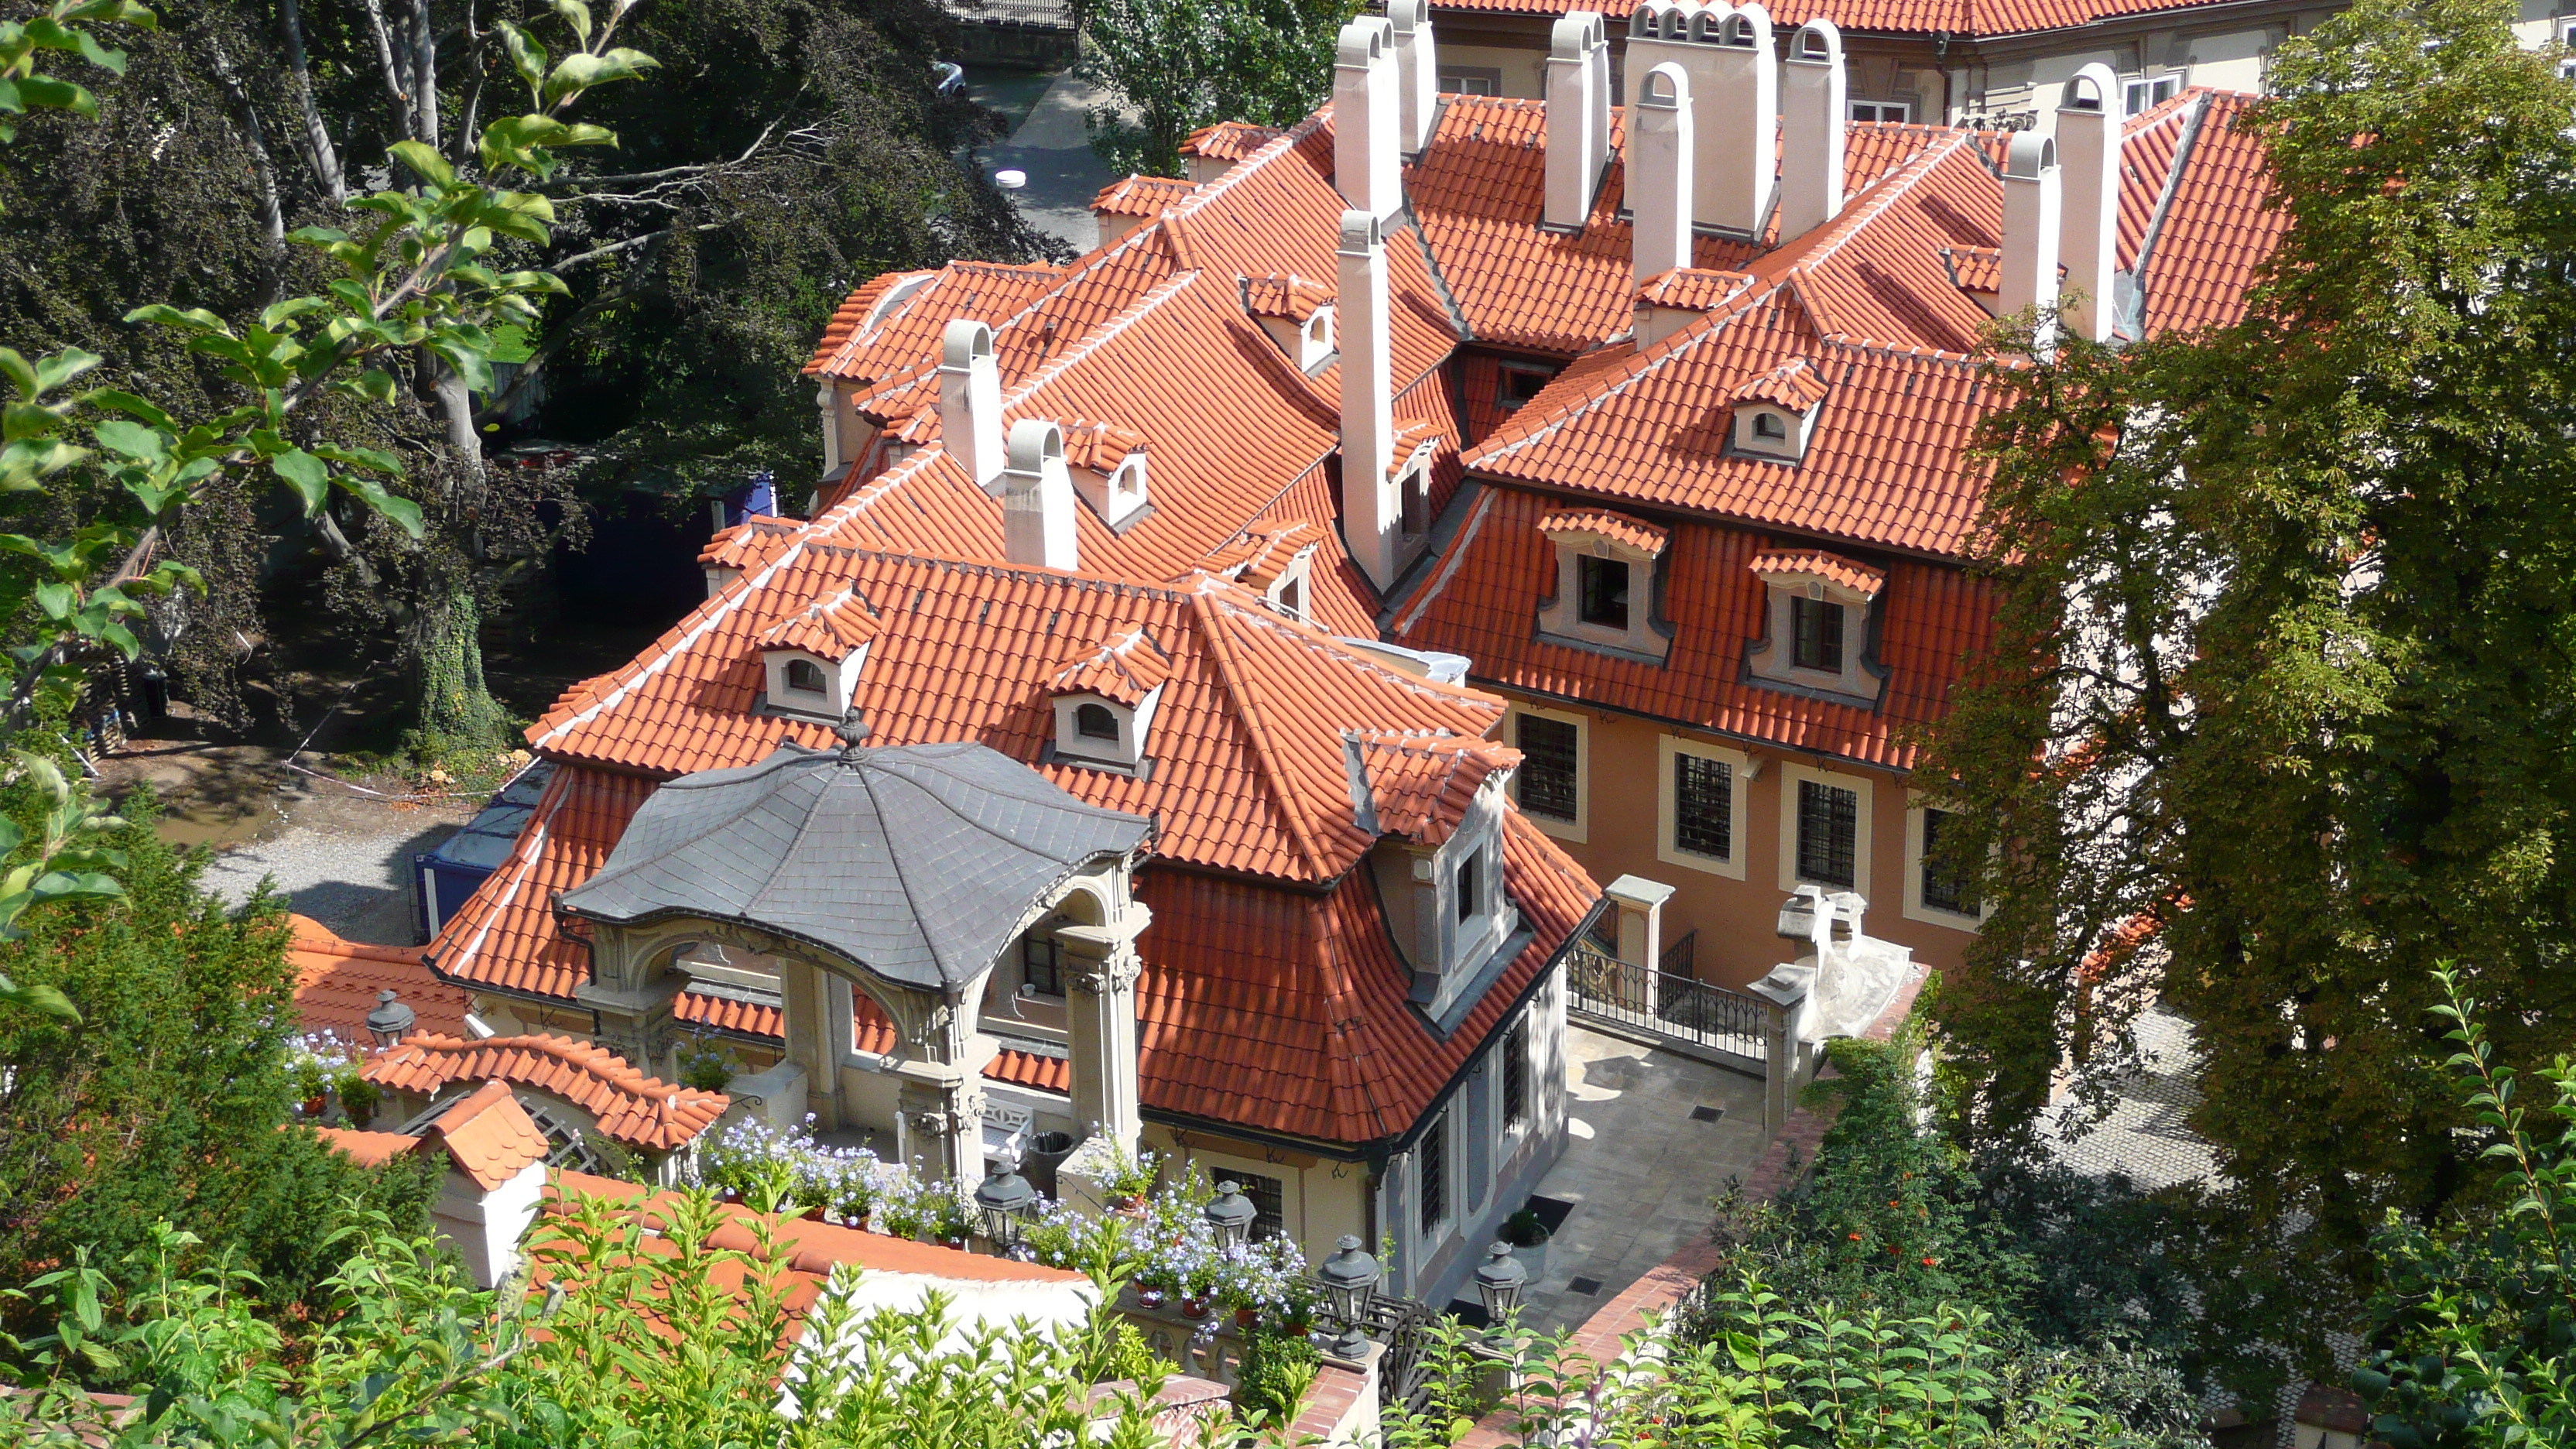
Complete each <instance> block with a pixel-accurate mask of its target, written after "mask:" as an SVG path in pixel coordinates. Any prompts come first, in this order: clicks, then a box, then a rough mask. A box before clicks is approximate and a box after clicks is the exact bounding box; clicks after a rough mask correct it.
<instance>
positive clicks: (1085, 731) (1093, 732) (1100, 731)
mask: <svg viewBox="0 0 2576 1449" xmlns="http://www.w3.org/2000/svg"><path fill="white" fill-rule="evenodd" d="M1073 732H1074V733H1075V734H1077V735H1079V736H1081V737H1082V738H1084V739H1086V740H1106V741H1108V742H1109V743H1110V744H1113V745H1114V744H1116V743H1118V716H1117V715H1115V714H1113V713H1111V712H1110V709H1109V706H1107V705H1105V704H1098V703H1093V704H1084V705H1078V706H1076V707H1075V708H1074V711H1073Z"/></svg>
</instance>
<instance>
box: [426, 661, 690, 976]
mask: <svg viewBox="0 0 2576 1449" xmlns="http://www.w3.org/2000/svg"><path fill="white" fill-rule="evenodd" d="M576 692H578V691H576ZM655 783H656V782H655V781H654V780H652V779H651V778H649V777H646V776H642V775H630V774H619V773H615V772H612V771H606V770H591V769H583V768H580V767H578V766H570V765H558V766H557V767H556V769H555V774H554V778H553V779H552V780H550V781H548V782H547V783H546V792H545V793H544V794H543V795H541V796H539V797H537V806H536V809H535V810H534V811H533V812H532V813H531V814H530V816H529V819H528V824H527V826H526V828H524V829H522V830H521V831H520V832H519V840H518V843H517V844H516V845H515V846H513V847H512V848H511V851H510V858H509V859H508V860H505V861H503V862H502V863H501V867H500V868H499V869H498V870H495V871H494V872H492V874H491V875H490V876H489V877H487V878H485V880H484V882H483V884H481V885H480V886H477V887H476V888H475V890H474V894H473V895H471V896H468V897H466V900H465V904H464V906H463V907H462V908H461V909H459V910H458V911H457V912H456V914H454V915H452V916H450V917H448V918H447V921H446V923H445V924H444V925H442V926H440V927H439V929H438V938H437V939H436V940H434V941H432V942H430V944H429V950H428V958H429V963H430V965H431V966H432V967H434V968H435V969H436V970H437V972H438V974H439V975H440V976H442V977H445V978H446V979H448V980H450V981H461V982H465V983H468V984H470V985H472V986H476V987H482V988H492V989H498V990H502V991H509V992H515V993H518V994H521V995H526V996H537V997H551V998H556V999H562V1000H569V999H570V998H571V996H572V992H573V988H574V987H575V986H578V985H580V984H581V983H582V982H584V981H587V980H589V979H590V957H589V954H588V953H587V952H586V951H585V950H584V949H583V948H582V946H581V944H580V943H579V942H577V941H573V940H571V939H569V938H566V937H565V936H563V935H561V934H560V933H559V932H558V931H557V930H556V929H555V916H554V911H553V909H552V903H553V898H554V897H555V896H556V895H557V894H559V893H561V892H564V891H568V890H570V889H572V888H573V887H574V886H577V885H579V884H581V883H582V882H583V881H586V880H588V879H590V878H591V877H592V876H593V875H596V874H598V873H599V868H600V867H601V866H602V865H605V864H607V862H608V853H609V852H610V851H611V850H613V849H615V848H616V845H617V838H618V837H619V836H621V835H624V834H625V833H626V822H627V821H629V820H631V819H633V818H634V816H635V810H636V807H637V806H639V805H642V804H643V803H644V797H645V796H647V795H650V794H652V793H653V786H654V784H655Z"/></svg>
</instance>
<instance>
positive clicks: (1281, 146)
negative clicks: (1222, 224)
mask: <svg viewBox="0 0 2576 1449" xmlns="http://www.w3.org/2000/svg"><path fill="white" fill-rule="evenodd" d="M1332 112H1333V107H1332V103H1331V102H1329V101H1328V102H1326V103H1325V104H1324V105H1322V106H1320V107H1318V108H1317V109H1315V110H1313V111H1309V112H1308V113H1307V114H1306V119H1304V120H1302V121H1299V122H1298V123H1297V124H1295V125H1293V126H1289V127H1286V128H1284V129H1282V130H1281V131H1280V132H1279V134H1278V135H1276V136H1273V137H1271V138H1270V139H1269V140H1267V141H1264V142H1262V143H1261V145H1260V146H1259V147H1258V148H1256V149H1255V150H1254V151H1253V153H1252V154H1251V155H1249V156H1246V157H1244V158H1243V159H1242V160H1240V161H1237V162H1235V163H1234V164H1233V165H1231V166H1229V167H1227V168H1225V174H1224V175H1222V176H1219V177H1217V178H1216V179H1215V180H1214V181H1204V182H1201V183H1199V185H1198V186H1197V187H1196V188H1195V189H1193V190H1192V191H1191V192H1190V194H1189V195H1187V196H1185V197H1183V198H1181V199H1180V200H1179V201H1177V202H1175V203H1173V204H1172V205H1171V206H1170V207H1169V208H1168V209H1166V210H1165V211H1164V212H1163V214H1162V215H1161V216H1159V217H1156V218H1155V219H1154V220H1152V221H1150V222H1147V223H1146V224H1145V225H1144V226H1143V227H1140V228H1138V230H1140V231H1150V230H1152V229H1153V228H1155V227H1158V226H1161V225H1162V224H1163V222H1164V221H1166V220H1168V219H1170V218H1172V217H1183V216H1192V215H1195V214H1196V213H1197V212H1198V210H1199V209H1200V208H1201V207H1203V206H1207V205H1211V204H1212V203H1213V202H1214V200H1215V198H1217V197H1219V196H1222V195H1224V194H1225V193H1226V192H1228V191H1230V190H1232V189H1234V188H1235V187H1237V186H1241V185H1243V184H1244V181H1243V178H1244V177H1246V176H1249V175H1252V174H1253V173H1255V172H1257V171H1259V170H1261V169H1262V168H1263V167H1265V166H1268V165H1269V164H1270V163H1271V162H1273V161H1276V160H1277V159H1278V158H1280V157H1281V156H1285V155H1287V154H1288V153H1289V152H1291V151H1294V150H1296V149H1297V147H1298V146H1299V145H1301V144H1303V143H1304V142H1305V139H1306V138H1307V137H1309V136H1311V135H1314V134H1315V133H1316V132H1317V131H1320V130H1322V129H1323V128H1324V124H1325V120H1326V118H1327V117H1329V116H1330V115H1331V114H1332ZM1219 124H1223V123H1222V122H1220V123H1219Z"/></svg>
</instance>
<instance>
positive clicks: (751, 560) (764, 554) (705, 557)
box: [698, 513, 805, 569]
mask: <svg viewBox="0 0 2576 1449" xmlns="http://www.w3.org/2000/svg"><path fill="white" fill-rule="evenodd" d="M804 526H805V525H804V524H803V523H801V522H799V521H798V520H796V519H793V518H773V517H771V516H770V515H768V514H766V513H755V514H753V515H752V516H751V517H749V518H746V519H744V520H743V521H742V522H740V523H737V524H734V525H732V526H731V527H729V528H723V529H719V530H717V532H716V536H715V537H713V538H711V539H708V540H707V546H706V547H704V548H702V549H699V550H698V566H699V567H700V568H711V569H715V568H721V569H744V568H757V567H759V566H760V565H761V564H764V563H767V562H768V561H769V560H770V559H771V558H773V557H775V556H776V555H777V553H778V551H779V550H780V549H782V548H785V547H786V546H787V538H788V536H789V535H790V534H793V533H794V532H795V531H796V530H798V529H800V528H803V527H804Z"/></svg>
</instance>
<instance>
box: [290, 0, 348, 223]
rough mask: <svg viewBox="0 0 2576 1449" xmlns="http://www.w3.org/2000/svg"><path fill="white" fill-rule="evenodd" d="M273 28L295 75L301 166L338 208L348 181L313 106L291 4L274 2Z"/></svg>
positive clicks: (328, 130) (298, 22)
mask: <svg viewBox="0 0 2576 1449" xmlns="http://www.w3.org/2000/svg"><path fill="white" fill-rule="evenodd" d="M277 25H278V29H279V30H280V31H281V32H283V34H284V39H285V41H286V66H287V69H289V70H291V71H293V72H294V73H295V104H296V107H297V108H298V110H299V111H300V112H301V114H302V116H303V118H304V146H303V148H302V149H303V151H304V163H305V164H306V165H307V166H310V167H311V168H313V180H314V182H315V183H316V184H318V185H319V186H320V187H321V188H322V191H323V193H324V194H325V195H327V196H329V197H330V198H331V204H332V205H333V206H338V205H340V204H342V203H343V202H346V201H347V200H348V199H349V181H348V178H347V176H346V175H344V174H343V173H342V172H341V170H340V150H339V148H338V147H336V146H334V145H332V144H331V128H330V127H329V126H327V125H324V124H323V122H322V112H321V109H320V108H319V107H317V106H316V105H314V103H313V69H312V67H311V66H310V65H309V64H308V63H307V62H306V61H305V58H304V21H303V19H302V18H301V17H300V16H298V15H297V14H296V10H295V0H278V12H277Z"/></svg>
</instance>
